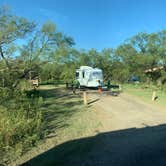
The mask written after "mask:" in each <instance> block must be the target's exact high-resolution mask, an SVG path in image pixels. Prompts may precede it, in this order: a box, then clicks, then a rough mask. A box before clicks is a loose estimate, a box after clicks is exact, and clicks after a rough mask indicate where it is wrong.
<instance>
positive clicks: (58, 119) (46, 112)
mask: <svg viewBox="0 0 166 166" xmlns="http://www.w3.org/2000/svg"><path fill="white" fill-rule="evenodd" d="M39 95H40V96H41V97H42V98H43V99H44V104H43V107H42V112H43V120H44V131H46V133H47V135H48V137H49V134H53V133H52V132H54V133H55V132H56V130H57V129H59V128H64V127H66V126H68V125H69V124H68V119H69V118H70V117H71V116H72V115H73V114H74V113H76V112H77V111H79V110H78V108H79V107H81V106H82V101H81V99H80V98H79V96H77V95H73V94H72V93H71V91H64V89H63V88H55V89H41V90H39ZM53 135H54V134H53Z"/></svg>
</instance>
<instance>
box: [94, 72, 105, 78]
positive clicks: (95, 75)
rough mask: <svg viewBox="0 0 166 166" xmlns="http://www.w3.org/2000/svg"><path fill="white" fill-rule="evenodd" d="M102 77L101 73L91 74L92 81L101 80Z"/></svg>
mask: <svg viewBox="0 0 166 166" xmlns="http://www.w3.org/2000/svg"><path fill="white" fill-rule="evenodd" d="M102 77H103V75H102V73H101V72H93V73H92V78H94V79H102Z"/></svg>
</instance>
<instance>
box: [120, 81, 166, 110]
mask: <svg viewBox="0 0 166 166" xmlns="http://www.w3.org/2000/svg"><path fill="white" fill-rule="evenodd" d="M154 90H155V91H156V95H157V96H158V98H157V100H156V101H155V102H152V101H151V100H152V93H153V91H154ZM123 91H124V92H127V93H128V94H131V95H134V96H136V97H139V98H140V99H142V100H144V101H145V102H148V103H150V104H156V105H158V106H161V107H166V103H165V99H166V92H165V91H162V90H160V89H158V88H156V87H154V86H151V87H148V86H145V85H143V84H124V85H123Z"/></svg>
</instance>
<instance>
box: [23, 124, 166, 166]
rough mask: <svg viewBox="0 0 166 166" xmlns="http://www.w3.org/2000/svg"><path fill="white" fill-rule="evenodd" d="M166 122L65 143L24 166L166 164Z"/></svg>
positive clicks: (143, 165) (142, 165)
mask: <svg viewBox="0 0 166 166" xmlns="http://www.w3.org/2000/svg"><path fill="white" fill-rule="evenodd" d="M165 156H166V125H165V124H164V125H158V126H153V127H145V128H130V129H124V130H119V131H112V132H107V133H98V134H97V135H96V136H93V137H88V138H82V139H77V140H72V141H68V142H65V143H63V144H61V145H58V146H55V147H54V148H52V149H50V150H48V151H46V152H44V153H43V154H40V155H39V156H36V157H35V158H33V159H31V160H30V161H28V162H26V163H24V164H23V166H36V165H40V166H108V165H110V166H165V165H166V157H165Z"/></svg>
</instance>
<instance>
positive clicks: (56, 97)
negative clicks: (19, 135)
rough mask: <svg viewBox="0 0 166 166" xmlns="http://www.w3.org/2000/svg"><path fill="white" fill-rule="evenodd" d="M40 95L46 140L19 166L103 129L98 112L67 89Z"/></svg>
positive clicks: (48, 89)
mask: <svg viewBox="0 0 166 166" xmlns="http://www.w3.org/2000/svg"><path fill="white" fill-rule="evenodd" d="M39 93H40V95H41V96H42V97H43V100H44V106H43V107H42V112H43V115H44V126H45V128H44V130H45V133H46V137H45V140H42V141H41V142H40V144H39V145H38V146H37V147H35V148H32V149H31V150H30V151H29V152H28V153H27V154H25V155H24V156H22V158H21V159H19V160H18V161H16V163H17V164H18V163H23V162H25V161H27V160H29V159H31V158H33V157H35V156H37V155H38V154H40V153H43V152H46V153H47V151H48V150H49V149H50V148H52V147H54V146H56V145H58V144H61V143H63V142H66V141H70V140H73V139H77V138H82V137H88V136H92V135H94V134H95V133H96V130H97V129H98V128H99V127H100V126H101V123H100V122H99V121H98V120H97V118H96V117H97V115H96V112H95V111H94V110H92V109H89V108H87V107H85V106H84V105H83V102H82V98H81V97H80V96H79V95H73V94H72V92H71V91H69V90H66V89H65V87H64V86H56V87H55V86H54V85H45V86H41V87H40V92H39ZM70 148H71V147H70ZM70 148H69V149H70ZM86 148H88V146H87V147H85V149H84V150H85V151H86ZM39 162H40V161H39ZM47 162H49V160H48V161H45V162H44V163H45V164H46V165H47ZM33 164H34V165H38V164H39V163H38V162H37V161H35V163H33Z"/></svg>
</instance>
